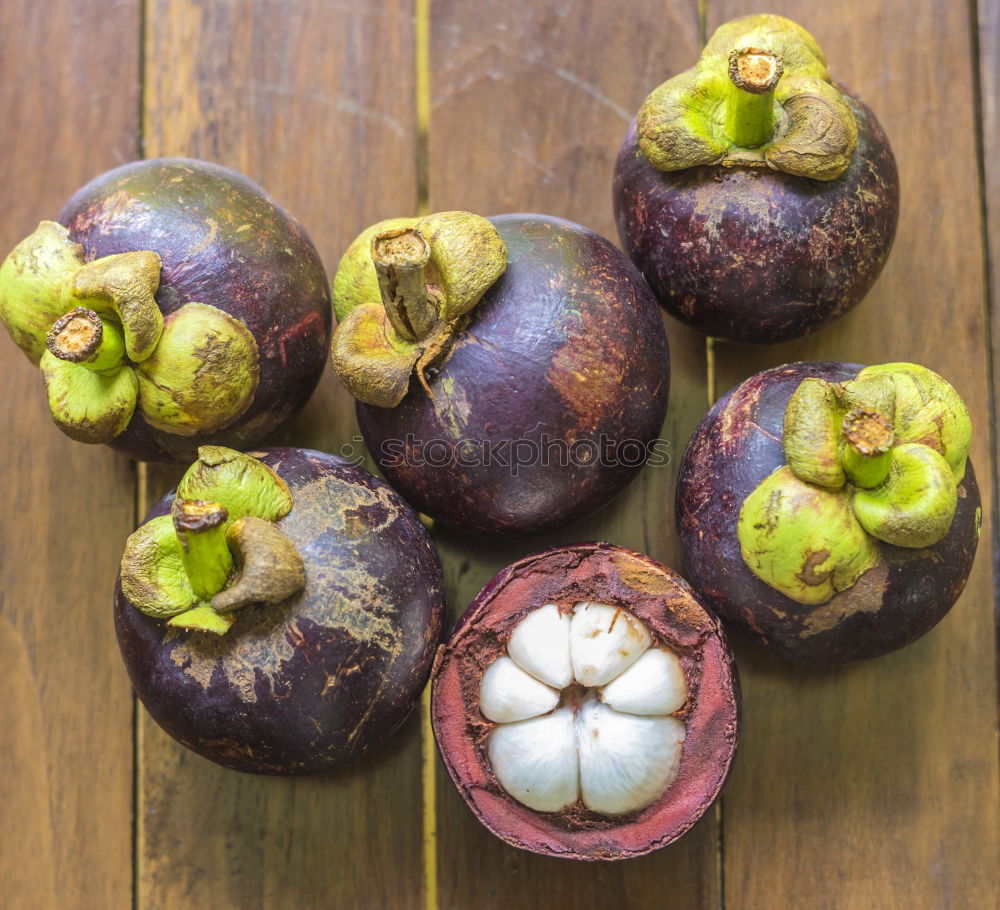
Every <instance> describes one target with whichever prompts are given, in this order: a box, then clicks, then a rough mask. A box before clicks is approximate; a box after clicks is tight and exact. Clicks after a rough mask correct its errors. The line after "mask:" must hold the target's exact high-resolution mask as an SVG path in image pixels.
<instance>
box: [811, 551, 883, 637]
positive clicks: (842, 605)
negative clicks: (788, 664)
mask: <svg viewBox="0 0 1000 910" xmlns="http://www.w3.org/2000/svg"><path fill="white" fill-rule="evenodd" d="M888 584H889V566H888V564H887V563H886V562H885V560H880V561H879V564H878V565H877V566H875V568H874V569H869V570H868V571H867V572H865V574H864V575H862V576H861V577H860V578H859V579H858V580H857V581H856V582H855V583H854V584H853V585H851V587H850V588H848V589H847V590H846V591H841V592H840V593H839V594H837V595H836V596H835V597H833V598H831V599H830V600H828V601H827V602H826V603H825V604H820V605H819V606H818V607H814V608H813V609H812V610H811V611H810V612H809V613H808V614H807V615H806V616H805V618H804V619H803V623H802V625H803V629H802V631H801V632H800V633H799V635H800V637H802V638H809V637H811V636H813V635H818V634H819V633H820V632H827V631H829V630H830V629H832V628H834V627H835V626H837V625H839V624H840V623H841V622H843V621H844V620H845V619H849V618H850V617H852V616H855V615H857V614H858V613H875V612H877V611H878V610H879V609H880V608H881V606H882V602H883V599H884V597H885V592H886V588H887V587H888Z"/></svg>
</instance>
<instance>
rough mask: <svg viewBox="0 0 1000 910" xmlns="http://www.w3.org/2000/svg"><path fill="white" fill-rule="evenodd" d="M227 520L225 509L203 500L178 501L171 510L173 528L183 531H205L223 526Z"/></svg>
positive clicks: (216, 503)
mask: <svg viewBox="0 0 1000 910" xmlns="http://www.w3.org/2000/svg"><path fill="white" fill-rule="evenodd" d="M228 518H229V512H227V511H226V507H225V506H223V505H222V504H221V503H218V502H206V501H205V500H204V499H178V500H177V501H176V502H175V504H174V508H173V519H174V527H175V528H176V529H177V532H178V533H182V532H184V531H207V530H209V529H210V528H217V527H219V526H220V525H222V524H225V522H226V520H227V519H228Z"/></svg>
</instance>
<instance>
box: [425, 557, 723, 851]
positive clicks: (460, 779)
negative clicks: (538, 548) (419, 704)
mask: <svg viewBox="0 0 1000 910" xmlns="http://www.w3.org/2000/svg"><path fill="white" fill-rule="evenodd" d="M431 712H432V722H433V726H434V734H435V737H436V738H437V743H438V748H439V749H440V751H441V756H442V758H443V759H444V763H445V766H446V767H447V769H448V773H449V774H450V775H451V778H452V780H453V781H454V783H455V786H456V787H457V788H458V790H459V793H461V795H462V798H463V799H464V800H465V802H466V803H467V805H468V806H469V808H470V809H471V810H472V812H473V813H474V814H475V815H476V817H477V818H478V819H479V820H480V821H481V822H482V823H483V824H484V825H485V826H486V827H487V828H488V829H489V830H490V831H492V832H493V833H494V834H495V835H496V836H497V837H499V838H501V839H502V840H504V841H506V842H507V843H508V844H511V845H513V846H515V847H520V848H522V849H525V850H530V851H532V852H534V853H540V854H545V855H549V856H557V857H564V858H569V859H578V860H618V859H627V858H629V857H634V856H641V855H643V854H645V853H649V852H650V851H652V850H655V849H658V848H659V847H663V846H665V845H666V844H669V843H671V842H672V841H674V840H676V839H677V838H678V837H680V836H681V835H682V834H684V833H685V832H686V831H687V830H688V829H690V828H691V827H692V826H693V825H694V824H695V822H697V821H698V819H699V818H700V817H701V816H702V815H703V814H704V813H705V811H706V810H707V809H708V807H709V806H710V805H711V804H712V802H713V800H714V799H715V798H716V796H717V795H718V793H719V791H720V789H721V788H722V784H723V782H724V781H725V779H726V775H727V774H728V772H729V767H730V764H731V762H732V759H733V753H734V751H735V749H736V742H737V734H738V725H739V718H738V713H739V684H738V678H737V675H736V669H735V666H734V664H733V659H732V655H731V653H730V651H729V648H728V646H727V644H726V641H725V637H724V635H723V633H722V630H721V627H720V624H719V622H718V620H717V619H716V618H715V617H714V616H712V615H711V614H710V613H709V612H708V611H707V610H705V609H704V608H703V607H702V606H701V604H700V603H699V602H698V600H697V598H696V597H695V595H694V593H693V591H692V590H691V588H690V587H689V586H688V584H687V583H686V582H685V581H684V580H683V579H682V578H681V577H680V576H679V575H677V574H676V573H674V572H672V571H671V570H670V569H667V568H665V567H664V566H662V565H660V564H659V563H656V562H654V561H653V560H651V559H649V558H648V557H646V556H642V555H640V554H638V553H634V552H632V551H630V550H626V549H623V548H621V547H616V546H613V545H611V544H606V543H588V544H577V545H573V546H567V547H561V548H558V549H554V550H549V551H546V552H544V553H540V554H537V555H535V556H529V557H527V558H525V559H522V560H520V561H519V562H517V563H514V564H513V565H511V566H509V567H508V568H506V569H504V570H503V571H502V572H501V573H500V574H499V575H497V576H496V577H495V578H494V579H493V580H492V581H491V582H490V583H489V584H488V585H487V586H486V587H485V588H484V589H483V590H482V592H481V593H480V594H479V596H478V597H477V598H476V599H475V600H474V601H473V603H472V604H471V606H470V607H469V608H468V610H466V612H465V614H464V615H463V617H462V618H461V620H460V621H459V623H458V625H457V626H456V628H455V630H454V632H453V633H452V635H451V638H450V639H449V640H448V642H447V644H446V645H444V646H442V647H441V649H440V650H439V652H438V657H437V660H436V661H435V668H434V673H433V690H432V698H431Z"/></svg>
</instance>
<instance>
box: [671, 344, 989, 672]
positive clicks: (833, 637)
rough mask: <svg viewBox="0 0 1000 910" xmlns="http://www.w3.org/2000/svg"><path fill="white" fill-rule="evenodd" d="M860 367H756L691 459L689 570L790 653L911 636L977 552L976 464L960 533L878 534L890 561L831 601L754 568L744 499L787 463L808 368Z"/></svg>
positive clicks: (699, 586)
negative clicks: (907, 539)
mask: <svg viewBox="0 0 1000 910" xmlns="http://www.w3.org/2000/svg"><path fill="white" fill-rule="evenodd" d="M861 369H862V367H861V366H859V365H857V364H846V363H796V364H790V365H788V366H782V367H776V368H774V369H771V370H766V371H764V372H763V373H758V374H757V375H755V376H751V377H750V378H749V379H748V380H746V381H745V382H744V383H742V384H741V385H739V386H737V387H736V388H735V389H733V390H732V391H731V392H729V394H727V395H726V396H725V397H724V398H722V399H721V400H720V401H718V402H717V403H716V405H715V407H713V408H712V410H711V411H709V413H708V415H707V416H706V417H705V418H704V420H702V422H701V424H699V426H698V429H697V430H696V431H695V433H694V436H693V437H692V438H691V441H690V442H689V443H688V447H687V450H686V451H685V453H684V458H683V461H682V462H681V467H680V479H679V482H678V487H677V528H678V533H679V535H680V541H681V549H682V552H683V556H684V565H685V567H686V570H687V571H686V576H687V578H688V579H689V580H690V582H691V584H692V585H693V587H694V589H695V590H696V591H698V593H699V594H700V595H702V596H703V598H704V599H705V600H706V602H707V603H708V605H709V606H710V607H711V608H712V609H713V610H715V612H716V613H718V614H719V615H720V616H721V617H722V618H723V619H724V620H726V621H727V622H728V623H729V624H730V625H731V626H732V627H733V628H734V629H736V631H738V632H740V633H741V634H742V635H744V636H746V637H747V638H749V639H751V640H753V641H755V642H757V643H758V644H760V645H763V646H764V647H767V648H769V649H770V650H772V651H774V652H776V653H778V654H780V655H782V656H783V657H787V658H789V659H791V660H798V661H802V662H805V663H814V664H842V663H849V662H851V661H857V660H867V659H868V658H872V657H879V656H881V655H882V654H886V653H888V652H889V651H894V650H896V649H897V648H902V647H903V646H904V645H908V644H909V643H910V642H912V641H915V640H916V639H918V638H920V636H921V635H924V634H925V633H926V632H928V631H929V630H930V629H931V628H932V627H933V626H934V625H935V624H936V623H937V622H938V621H939V620H940V619H941V618H942V617H943V616H944V615H945V614H946V613H947V612H948V610H950V609H951V607H952V605H953V604H954V603H955V601H956V600H957V599H958V596H959V594H961V593H962V588H964V587H965V582H966V580H967V579H968V577H969V572H970V570H971V569H972V561H973V559H974V557H975V555H976V545H977V543H978V541H979V525H980V517H981V514H982V512H981V503H980V499H979V487H978V486H977V484H976V477H975V473H974V472H973V469H972V462H971V461H969V462H968V465H967V467H966V472H965V477H964V479H963V480H962V482H961V483H960V484H959V487H958V509H957V511H956V513H955V519H954V521H953V523H952V526H951V530H950V531H949V532H948V534H947V535H946V536H945V537H944V538H943V539H942V540H941V541H940V542H939V543H937V544H935V545H934V546H932V547H925V548H923V549H909V548H906V547H894V546H890V545H889V544H886V543H882V542H879V543H878V547H879V552H880V554H881V559H880V561H879V564H878V565H877V566H876V567H875V568H873V569H870V570H869V571H868V572H866V573H865V574H864V575H862V576H861V578H860V579H858V581H857V582H856V583H855V584H854V586H853V587H852V588H849V589H847V590H846V591H842V592H841V593H840V594H838V595H836V596H835V597H834V598H833V599H832V600H830V601H828V602H827V603H825V604H820V605H819V606H810V605H808V604H800V603H798V602H796V601H794V600H791V599H790V598H788V597H785V596H784V595H783V594H781V593H780V592H778V591H776V590H775V589H774V588H772V587H771V586H770V585H767V584H765V583H764V582H763V581H761V580H760V579H759V578H757V577H756V576H755V575H754V574H753V573H752V572H751V571H750V569H749V568H747V565H746V563H745V562H744V561H743V557H742V556H741V555H740V545H739V540H738V539H737V536H736V526H737V521H738V519H739V514H740V508H741V507H742V505H743V501H744V500H745V499H746V497H747V496H748V495H749V494H750V492H751V491H752V490H753V489H754V488H755V487H756V486H757V485H758V484H759V483H760V482H761V481H762V480H763V479H764V478H765V477H767V476H768V475H769V474H770V473H771V472H772V471H774V470H775V469H776V468H778V467H780V466H781V465H784V464H785V463H786V462H785V455H784V450H783V448H782V444H781V437H782V424H783V420H784V412H785V406H786V405H787V404H788V399H789V398H790V397H791V395H792V392H794V391H795V389H796V387H797V386H798V384H799V383H800V382H801V381H802V380H803V379H805V378H806V377H807V376H816V377H819V378H822V379H827V380H829V381H831V382H843V381H846V380H848V379H853V378H854V376H856V375H857V373H858V371H859V370H861ZM782 614H783V615H782ZM820 627H823V630H822V631H815V630H816V629H817V628H820Z"/></svg>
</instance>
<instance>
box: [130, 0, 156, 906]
mask: <svg viewBox="0 0 1000 910" xmlns="http://www.w3.org/2000/svg"><path fill="white" fill-rule="evenodd" d="M149 2H150V0H139V3H138V6H139V34H138V41H139V48H138V54H137V60H138V68H139V74H138V75H139V91H138V96H139V97H138V103H139V110H138V111H137V117H136V123H137V125H138V127H139V129H138V135H137V136H136V148H135V151H136V156H137V157H138V158H145V157H146V136H147V128H148V124H147V116H148V105H147V104H146V95H147V91H148V84H147V57H146V49H147V47H146V38H147V35H148V34H149V33H150V19H151V16H150V10H149ZM135 465H136V470H135V515H134V516H133V521H132V525H133V527H138V526H139V522H141V521H142V519H143V518H144V517H145V515H146V512H148V511H149V465H148V464H147V463H146V462H144V461H137V462H135ZM139 711H140V707H139V699H138V697H137V696H136V694H135V691H134V690H133V691H132V910H141V908H140V898H139V886H140V875H141V863H142V838H143V827H142V824H143V819H142V811H141V808H142V806H141V793H140V790H141V787H142V777H141V774H140V767H139V766H140V762H141V759H142V746H141V743H140V742H139V725H140V723H141V720H140V717H139Z"/></svg>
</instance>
